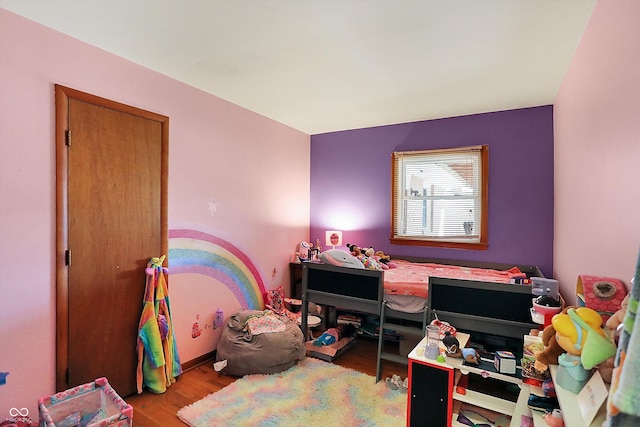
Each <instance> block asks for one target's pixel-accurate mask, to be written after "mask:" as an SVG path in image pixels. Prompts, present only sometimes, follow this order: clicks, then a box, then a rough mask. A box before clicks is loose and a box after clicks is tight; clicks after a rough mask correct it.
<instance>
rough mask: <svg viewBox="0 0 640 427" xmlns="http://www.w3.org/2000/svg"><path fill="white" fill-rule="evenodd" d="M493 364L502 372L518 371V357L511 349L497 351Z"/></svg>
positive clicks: (512, 372) (513, 372) (511, 372)
mask: <svg viewBox="0 0 640 427" xmlns="http://www.w3.org/2000/svg"><path fill="white" fill-rule="evenodd" d="M493 364H494V366H495V368H496V371H498V372H500V373H501V374H511V375H513V374H515V373H516V357H515V356H514V355H513V353H511V352H510V351H496V354H495V356H494V358H493Z"/></svg>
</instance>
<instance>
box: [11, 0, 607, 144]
mask: <svg viewBox="0 0 640 427" xmlns="http://www.w3.org/2000/svg"><path fill="white" fill-rule="evenodd" d="M595 2H596V0H261V1H259V0H225V1H223V0H55V1H53V0H0V7H2V8H4V9H7V10H9V11H12V12H14V13H17V14H19V15H22V16H24V17H26V18H29V19H31V20H34V21H36V22H39V23H41V24H43V25H45V26H47V27H51V28H53V29H55V30H58V31H60V32H63V33H66V34H68V35H70V36H72V37H75V38H77V39H80V40H83V41H85V42H87V43H89V44H91V45H94V46H97V47H100V48H102V49H104V50H106V51H109V52H112V53H114V54H116V55H118V56H121V57H124V58H127V59H129V60H131V61H133V62H135V63H138V64H141V65H143V66H145V67H148V68H150V69H153V70H156V71H158V72H160V73H162V74H164V75H167V76H170V77H172V78H175V79H177V80H180V81H182V82H184V83H187V84H189V85H191V86H194V87H197V88H199V89H201V90H203V91H206V92H209V93H211V94H213V95H216V96H218V97H220V98H223V99H226V100H228V101H230V102H232V103H234V104H238V105H241V106H243V107H245V108H247V109H249V110H252V111H255V112H257V113H260V114H262V115H264V116H266V117H269V118H271V119H273V120H276V121H278V122H281V123H284V124H286V125H289V126H291V127H293V128H295V129H298V130H300V131H303V132H305V133H308V134H317V133H323V132H330V131H337V130H344V129H355V128H362V127H370V126H377V125H386V124H392V123H404V122H410V121H417V120H426V119H433V118H441V117H451V116H459V115H466V114H473V113H481V112H488V111H500V110H508V109H513V108H521V107H531V106H538V105H549V104H553V103H554V101H555V97H556V94H557V92H558V89H559V88H560V85H561V84H562V80H563V78H564V76H565V74H566V72H567V69H568V67H569V64H570V63H571V59H572V57H573V54H574V52H575V50H576V48H577V46H578V43H579V41H580V38H581V36H582V33H583V31H584V28H585V26H586V24H587V21H588V19H589V16H590V14H591V11H592V10H593V7H594V5H595Z"/></svg>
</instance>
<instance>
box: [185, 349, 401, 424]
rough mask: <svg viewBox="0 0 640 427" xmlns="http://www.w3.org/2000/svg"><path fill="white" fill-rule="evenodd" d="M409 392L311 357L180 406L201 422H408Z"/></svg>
mask: <svg viewBox="0 0 640 427" xmlns="http://www.w3.org/2000/svg"><path fill="white" fill-rule="evenodd" d="M406 411H407V394H406V393H403V392H401V391H398V390H391V389H389V388H388V387H387V386H386V384H385V382H384V381H380V382H378V383H377V384H376V382H375V378H374V377H372V376H370V375H366V374H363V373H361V372H357V371H354V370H352V369H347V368H343V367H341V366H338V365H334V364H331V363H328V362H324V361H321V360H318V359H313V358H311V357H307V358H305V359H304V360H303V361H302V362H300V363H299V364H298V365H297V366H294V367H293V368H290V369H288V370H286V371H284V372H281V373H278V374H273V375H247V376H244V377H242V378H239V379H238V380H236V381H234V382H233V383H232V384H229V385H228V386H226V387H225V388H223V389H222V390H220V391H218V392H216V393H213V394H210V395H209V396H207V397H205V398H204V399H202V400H199V401H197V402H195V403H192V404H191V405H189V406H185V407H184V408H182V409H180V411H178V418H180V419H181V420H182V421H183V422H185V423H187V424H188V425H190V426H192V427H201V426H225V427H226V426H233V427H235V426H258V427H267V426H287V427H288V426H323V427H325V426H367V427H369V426H404V425H405V424H406V421H405V420H406Z"/></svg>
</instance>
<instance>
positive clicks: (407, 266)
mask: <svg viewBox="0 0 640 427" xmlns="http://www.w3.org/2000/svg"><path fill="white" fill-rule="evenodd" d="M393 262H394V263H395V264H396V266H397V267H396V268H392V269H390V270H385V271H384V292H385V293H386V294H392V295H414V296H418V297H422V298H426V297H427V294H428V289H429V277H430V276H435V277H446V278H449V279H467V280H477V281H480V282H493V283H509V282H510V280H511V279H515V278H524V277H526V275H525V274H524V273H523V272H522V271H520V269H519V268H518V267H513V268H512V269H510V270H505V271H502V270H489V269H486V268H474V267H461V266H457V265H443V264H430V263H425V264H418V263H411V262H408V261H404V260H393Z"/></svg>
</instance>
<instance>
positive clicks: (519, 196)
mask: <svg viewBox="0 0 640 427" xmlns="http://www.w3.org/2000/svg"><path fill="white" fill-rule="evenodd" d="M481 144H487V145H488V146H489V247H488V249H487V250H466V249H449V248H433V247H416V246H404V245H392V244H391V243H390V242H389V236H390V217H391V153H392V152H393V151H407V150H423V149H430V148H434V149H435V148H450V147H462V146H470V145H481ZM553 164H554V163H553V106H550V105H549V106H542V107H533V108H525V109H518V110H509V111H500V112H494V113H485V114H475V115H470V116H462V117H452V118H446V119H438V120H427V121H421V122H413V123H404V124H397V125H389V126H380V127H373V128H366V129H355V130H348V131H340V132H332V133H325V134H319V135H313V136H312V137H311V217H310V235H309V237H310V239H311V241H312V242H315V241H316V239H318V238H319V239H320V241H321V243H322V245H323V246H324V244H325V242H324V235H325V230H331V229H336V230H342V231H343V232H344V233H343V243H344V244H346V243H354V244H357V245H359V246H373V247H374V248H375V249H376V250H382V251H384V252H385V253H388V254H394V255H413V256H421V257H430V258H442V259H457V260H465V261H486V262H504V263H513V264H530V265H537V266H538V267H540V268H541V270H542V272H543V273H544V274H545V275H546V276H547V277H551V275H552V273H553V189H554V177H553Z"/></svg>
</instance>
